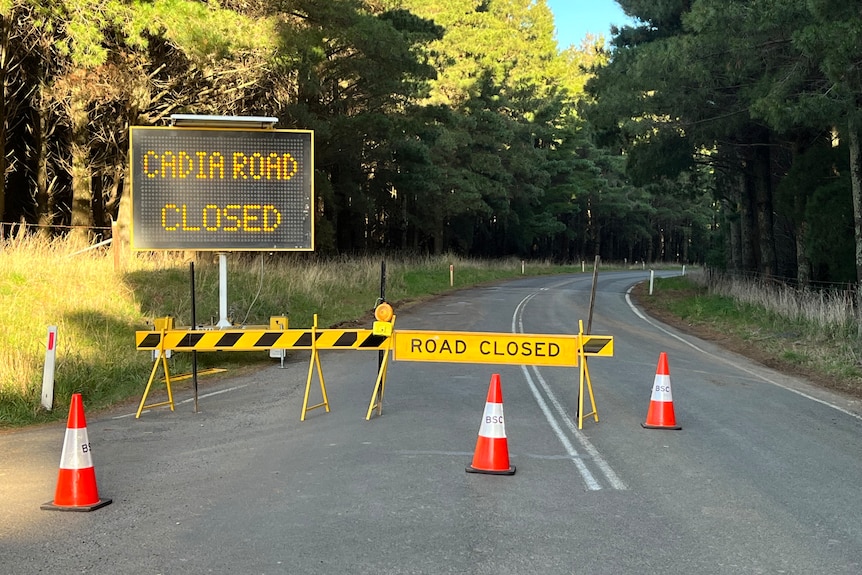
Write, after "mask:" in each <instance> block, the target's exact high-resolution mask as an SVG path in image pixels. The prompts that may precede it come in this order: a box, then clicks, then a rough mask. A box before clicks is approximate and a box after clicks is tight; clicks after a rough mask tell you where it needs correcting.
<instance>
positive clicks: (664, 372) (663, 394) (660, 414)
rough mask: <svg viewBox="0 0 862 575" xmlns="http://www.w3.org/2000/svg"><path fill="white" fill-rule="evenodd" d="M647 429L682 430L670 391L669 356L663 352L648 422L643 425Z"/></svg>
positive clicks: (650, 403) (653, 389)
mask: <svg viewBox="0 0 862 575" xmlns="http://www.w3.org/2000/svg"><path fill="white" fill-rule="evenodd" d="M641 425H642V426H643V427H645V428H647V429H682V427H680V426H678V425H677V424H676V415H675V414H674V412H673V394H672V393H671V389H670V370H669V369H668V365H667V354H666V353H665V352H661V354H660V355H659V358H658V368H656V373H655V383H653V387H652V396H651V397H650V402H649V411H648V412H647V417H646V422H645V423H642V424H641Z"/></svg>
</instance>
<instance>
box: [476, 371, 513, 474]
mask: <svg viewBox="0 0 862 575" xmlns="http://www.w3.org/2000/svg"><path fill="white" fill-rule="evenodd" d="M467 472H468V473H489V474H491V475H514V473H515V466H514V465H513V466H511V467H510V466H509V445H508V442H507V441H506V426H505V425H504V424H503V392H502V391H501V390H500V375H499V374H497V373H495V374H494V375H492V376H491V385H490V386H489V387H488V399H486V400H485V413H484V414H483V415H482V425H481V426H479V439H478V440H477V441H476V451H475V453H474V454H473V464H472V465H470V466H469V467H467Z"/></svg>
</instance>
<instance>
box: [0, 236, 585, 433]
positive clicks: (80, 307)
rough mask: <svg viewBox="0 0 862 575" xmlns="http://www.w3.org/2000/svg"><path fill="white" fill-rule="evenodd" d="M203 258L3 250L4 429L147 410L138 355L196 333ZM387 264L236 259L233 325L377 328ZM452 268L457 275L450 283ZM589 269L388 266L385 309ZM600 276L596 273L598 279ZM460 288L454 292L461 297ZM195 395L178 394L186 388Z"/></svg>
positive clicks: (232, 266) (214, 358)
mask: <svg viewBox="0 0 862 575" xmlns="http://www.w3.org/2000/svg"><path fill="white" fill-rule="evenodd" d="M186 256H188V257H191V258H194V257H195V254H184V253H172V252H156V253H147V254H130V253H124V254H123V258H122V262H121V265H120V266H119V267H117V266H116V265H115V260H114V257H113V254H112V253H111V252H110V251H101V250H91V251H87V252H83V253H78V252H76V251H75V250H74V248H73V247H72V246H70V245H67V244H66V243H65V242H63V241H54V242H51V243H47V242H45V241H40V240H37V239H31V238H22V239H14V240H9V241H7V242H0V298H2V301H3V304H4V305H2V306H0V322H2V325H3V327H4V329H3V330H0V428H10V427H19V426H25V425H32V424H37V423H43V422H49V421H56V420H61V419H64V418H65V417H66V415H67V409H68V405H69V402H70V398H71V395H72V394H73V393H81V394H82V395H83V396H84V401H85V403H86V406H87V410H88V411H91V410H98V409H101V408H105V407H108V406H112V405H116V404H117V403H119V402H124V401H129V402H137V401H138V400H139V399H140V396H141V394H142V393H143V389H144V387H145V385H146V382H147V379H148V377H149V373H150V370H151V368H152V359H151V356H150V354H148V353H146V352H138V351H136V350H135V343H134V341H135V340H134V332H135V331H137V330H145V329H149V327H148V322H152V320H153V319H155V318H159V317H164V316H167V315H170V316H173V317H174V318H175V323H176V325H177V326H188V325H190V324H191V308H192V305H191V303H192V297H191V269H190V260H189V259H187V258H186ZM381 260H382V259H381V258H344V259H338V260H327V261H322V260H320V259H319V258H317V257H316V256H315V254H297V253H282V254H268V253H253V254H231V255H230V256H229V257H228V265H227V269H228V304H229V308H230V313H229V316H230V318H231V319H232V321H233V323H234V324H235V325H267V324H268V323H269V318H270V316H279V315H285V314H287V315H289V317H290V327H292V328H307V327H311V325H312V323H313V321H314V318H315V315H316V316H317V324H318V326H319V327H324V328H325V327H333V326H338V325H367V326H370V324H371V321H372V311H373V308H374V305H375V303H376V301H377V298H378V297H379V295H380V287H381V286H380V280H381ZM193 263H194V269H195V312H196V313H195V315H196V320H197V323H198V324H199V325H200V324H204V325H206V324H211V323H215V322H217V321H218V319H219V287H218V285H219V266H218V262H217V258H216V256H215V255H214V254H210V253H198V254H197V255H196V259H195V260H194V262H193ZM450 266H452V270H451V275H450ZM581 271H582V268H581V266H580V265H578V266H557V265H552V264H550V263H547V262H526V263H525V264H523V271H522V262H521V261H520V260H515V259H508V260H500V261H474V260H467V259H463V258H457V257H454V256H449V255H446V256H440V257H425V258H421V257H416V258H403V259H398V260H390V259H387V260H386V299H387V300H388V301H390V302H391V303H393V305H394V307H395V310H396V313H397V312H398V311H399V309H404V308H405V307H406V306H408V305H409V304H410V303H411V302H414V301H419V300H422V299H424V298H427V297H430V296H433V295H435V294H441V293H444V292H446V291H449V290H452V289H458V288H461V287H466V286H471V285H476V284H480V283H484V282H492V281H497V280H501V279H508V278H515V277H518V276H521V275H522V274H524V275H542V274H555V273H571V272H581ZM589 271H591V270H589V267H588V272H587V273H589ZM450 281H451V283H452V284H453V285H451V286H450ZM52 325H54V326H57V328H58V337H57V339H58V341H57V347H56V349H57V352H56V353H57V360H56V370H55V376H54V388H55V391H54V408H53V410H51V411H47V410H44V409H42V408H41V407H40V400H41V393H42V376H43V366H44V360H45V351H46V340H47V328H48V326H52ZM190 356H191V354H175V356H174V357H173V358H172V359H171V366H170V370H171V373H172V374H180V373H187V372H188V371H190V369H191V357H190ZM271 362H272V360H271V359H269V355H268V353H266V352H261V353H259V354H258V353H222V352H210V353H201V354H198V367H199V369H201V370H203V369H206V368H208V367H227V368H228V369H229V372H230V373H232V374H236V373H237V370H241V369H256V368H259V367H261V366H263V365H269V364H271ZM182 385H189V384H188V382H185V384H178V387H181V386H182Z"/></svg>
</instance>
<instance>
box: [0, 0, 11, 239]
mask: <svg viewBox="0 0 862 575" xmlns="http://www.w3.org/2000/svg"><path fill="white" fill-rule="evenodd" d="M11 16H12V14H11V12H10V14H9V15H8V16H3V15H0V222H2V221H3V220H4V219H6V96H7V94H6V73H7V71H8V68H9V34H10V27H11V25H12V23H11Z"/></svg>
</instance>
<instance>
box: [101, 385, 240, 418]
mask: <svg viewBox="0 0 862 575" xmlns="http://www.w3.org/2000/svg"><path fill="white" fill-rule="evenodd" d="M246 386H248V384H247V383H244V384H242V385H235V386H234V387H227V388H225V389H220V390H218V391H211V392H210V393H205V394H203V395H199V396H198V399H206V398H207V397H212V396H214V395H221V394H222V393H228V392H231V391H236V390H237V389H242V388H243V387H246ZM194 400H195V398H194V397H190V398H189V399H184V400H182V401H175V402H174V404H175V405H183V404H185V403H191V402H193V401H194ZM148 411H150V410H149V409H145V410H143V411H142V412H141V413H147V412H148ZM134 415H135V414H134V413H127V414H125V415H117V416H115V417H112V418H111V419H125V418H126V417H134Z"/></svg>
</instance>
